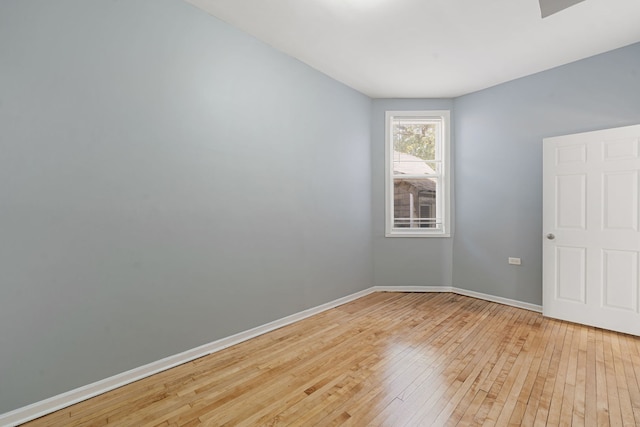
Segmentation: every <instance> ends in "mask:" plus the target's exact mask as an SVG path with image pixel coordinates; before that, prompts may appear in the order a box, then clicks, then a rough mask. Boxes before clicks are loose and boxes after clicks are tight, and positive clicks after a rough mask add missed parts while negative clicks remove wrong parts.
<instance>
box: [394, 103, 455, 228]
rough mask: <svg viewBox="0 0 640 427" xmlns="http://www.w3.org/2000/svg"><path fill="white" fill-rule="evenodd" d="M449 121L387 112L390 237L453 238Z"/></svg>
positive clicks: (439, 114) (442, 116) (438, 115)
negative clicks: (450, 209) (450, 228)
mask: <svg viewBox="0 0 640 427" xmlns="http://www.w3.org/2000/svg"><path fill="white" fill-rule="evenodd" d="M449 116H450V115H449V111H387V114H386V138H385V141H386V236H387V237H403V236H404V237H448V236H450V230H449V226H450V225H449V204H450V202H449Z"/></svg>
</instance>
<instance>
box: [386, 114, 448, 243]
mask: <svg viewBox="0 0 640 427" xmlns="http://www.w3.org/2000/svg"><path fill="white" fill-rule="evenodd" d="M401 118H419V119H428V120H438V121H440V122H441V126H440V135H439V139H438V143H439V147H438V150H439V152H440V153H442V155H441V158H442V160H441V161H442V163H441V171H440V173H438V174H435V175H433V176H436V177H437V178H438V181H437V182H438V187H437V188H436V197H437V199H436V200H437V202H436V206H437V210H439V212H437V213H436V217H439V218H441V220H442V221H441V226H440V227H439V228H394V227H393V221H394V218H393V216H394V194H393V135H392V132H393V126H392V121H393V120H395V119H401ZM450 123H451V113H450V111H449V110H428V111H387V112H386V114H385V236H386V237H451V230H450V226H451V198H450V187H451V159H450V153H451V125H450ZM421 177H424V176H421Z"/></svg>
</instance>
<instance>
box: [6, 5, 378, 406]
mask: <svg viewBox="0 0 640 427" xmlns="http://www.w3.org/2000/svg"><path fill="white" fill-rule="evenodd" d="M370 113H371V100H370V99H369V98H368V97H366V96H364V95H362V94H360V93H358V92H355V91H354V90H352V89H349V88H347V87H346V86H343V85H341V84H339V83H337V82H335V81H333V80H331V79H329V78H328V77H326V76H324V75H322V74H320V73H318V72H316V71H314V70H312V69H310V68H309V67H307V66H306V65H303V64H302V63H300V62H298V61H296V60H294V59H292V58H290V57H287V56H285V55H283V54H281V53H279V52H277V51H275V50H273V49H271V48H270V47H268V46H266V45H264V44H262V43H261V42H258V41H256V40H255V39H253V38H251V37H249V36H248V35H246V34H244V33H241V32H240V31H237V30H235V29H233V28H231V27H229V26H228V25H226V24H224V23H221V22H220V21H218V20H217V19H215V18H213V17H211V16H209V15H207V14H205V13H204V12H201V11H199V10H197V9H195V8H193V7H192V6H190V5H188V4H186V3H183V2H182V1H180V0H127V1H105V0H56V1H50V0H3V1H2V2H0V272H1V273H0V413H2V412H5V411H9V410H11V409H14V408H18V407H20V406H23V405H27V404H29V403H32V402H35V401H38V400H41V399H44V398H47V397H50V396H52V395H55V394H58V393H62V392H64V391H67V390H70V389H72V388H75V387H78V386H82V385H85V384H88V383H91V382H93V381H96V380H100V379H102V378H105V377H108V376H111V375H114V374H117V373H120V372H123V371H125V370H128V369H131V368H134V367H138V366H140V365H143V364H145V363H149V362H152V361H155V360H158V359H160V358H162V357H165V356H169V355H173V354H176V353H178V352H181V351H184V350H187V349H190V348H193V347H195V346H198V345H200V344H204V343H207V342H210V341H212V340H215V339H217V338H220V337H224V336H228V335H231V334H233V333H236V332H239V331H243V330H246V329H249V328H251V327H254V326H257V325H260V324H264V323H266V322H269V321H272V320H274V319H278V318H281V317H283V316H286V315H288V314H291V313H295V312H298V311H301V310H303V309H306V308H309V307H312V306H317V305H319V304H321V303H324V302H328V301H330V300H333V299H336V298H339V297H342V296H345V295H348V294H351V293H353V292H356V291H359V290H361V289H365V288H367V287H369V286H371V284H372V261H371V260H372V256H371V246H372V245H371V214H370V207H371V170H370V169H371V159H370Z"/></svg>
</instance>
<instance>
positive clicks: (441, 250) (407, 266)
mask: <svg viewBox="0 0 640 427" xmlns="http://www.w3.org/2000/svg"><path fill="white" fill-rule="evenodd" d="M452 107H453V101H452V100H449V99H375V100H374V101H373V108H372V120H371V130H372V132H371V147H372V148H371V159H372V162H373V163H372V172H373V180H372V185H373V208H372V213H373V265H374V283H375V284H376V286H451V254H452V242H453V239H452V238H447V237H429V238H417V237H413V238H411V237H388V238H387V237H385V236H384V230H385V224H384V215H385V200H384V174H385V171H384V161H385V160H384V144H385V140H384V128H385V111H390V110H399V111H402V110H451V109H452ZM455 120H456V119H455V114H454V112H453V111H452V114H451V131H452V138H451V141H452V143H451V145H452V154H453V156H452V159H453V158H454V157H455V143H454V141H455V132H454V123H455ZM452 163H453V162H452ZM453 194H454V193H453V190H452V202H451V205H452V209H453V205H454V202H453ZM451 218H452V219H453V218H454V215H452V216H451ZM454 232H455V229H454Z"/></svg>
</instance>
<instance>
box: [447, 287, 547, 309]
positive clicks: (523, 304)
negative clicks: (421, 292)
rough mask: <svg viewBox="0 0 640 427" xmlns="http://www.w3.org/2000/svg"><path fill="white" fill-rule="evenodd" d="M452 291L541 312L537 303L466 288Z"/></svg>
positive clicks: (540, 307)
mask: <svg viewBox="0 0 640 427" xmlns="http://www.w3.org/2000/svg"><path fill="white" fill-rule="evenodd" d="M452 292H453V293H456V294H459V295H465V296H468V297H472V298H478V299H483V300H487V301H491V302H497V303H498V304H504V305H510V306H512V307H517V308H522V309H525V310H529V311H535V312H536V313H542V306H541V305H537V304H531V303H528V302H522V301H518V300H514V299H509V298H503V297H497V296H494V295H489V294H483V293H480V292H475V291H469V290H467V289H460V288H453V291H452Z"/></svg>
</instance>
